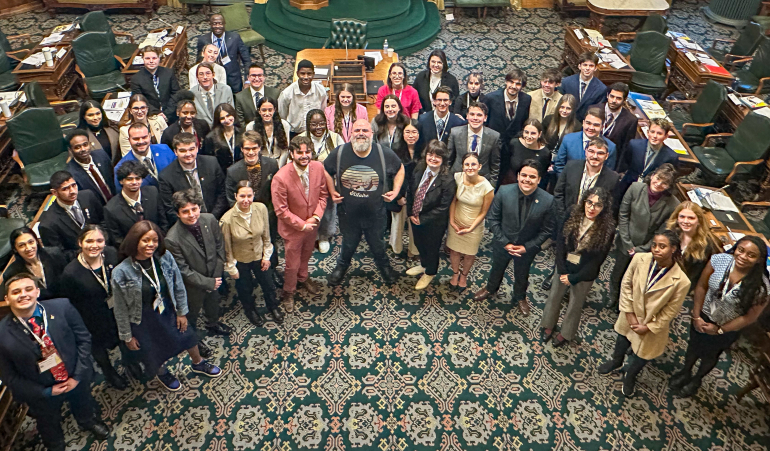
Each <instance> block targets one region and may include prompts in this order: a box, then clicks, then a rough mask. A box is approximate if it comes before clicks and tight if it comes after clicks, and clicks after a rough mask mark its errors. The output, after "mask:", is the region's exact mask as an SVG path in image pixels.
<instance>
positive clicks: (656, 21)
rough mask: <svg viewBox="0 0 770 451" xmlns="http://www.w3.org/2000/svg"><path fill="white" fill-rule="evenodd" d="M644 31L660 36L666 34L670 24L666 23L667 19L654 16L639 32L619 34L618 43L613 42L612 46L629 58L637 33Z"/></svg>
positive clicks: (657, 15)
mask: <svg viewBox="0 0 770 451" xmlns="http://www.w3.org/2000/svg"><path fill="white" fill-rule="evenodd" d="M644 31H657V32H658V33H660V34H666V32H667V31H668V22H666V18H665V17H663V16H661V15H659V14H652V15H650V16H648V17H647V19H645V20H644V23H643V24H642V27H641V28H640V29H639V31H638V32H631V33H618V35H617V42H613V43H612V45H613V46H614V47H615V48H616V49H618V51H619V52H620V53H622V54H623V56H628V55H629V54H630V53H631V47H632V46H633V41H634V39H635V38H636V35H637V33H641V32H644ZM610 42H612V41H610Z"/></svg>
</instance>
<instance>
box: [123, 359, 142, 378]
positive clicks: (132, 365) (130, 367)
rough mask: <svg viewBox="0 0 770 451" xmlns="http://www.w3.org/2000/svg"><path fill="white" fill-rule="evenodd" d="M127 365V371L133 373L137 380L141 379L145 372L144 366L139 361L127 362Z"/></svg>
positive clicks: (132, 375)
mask: <svg viewBox="0 0 770 451" xmlns="http://www.w3.org/2000/svg"><path fill="white" fill-rule="evenodd" d="M125 366H126V372H127V373H128V374H130V375H131V377H133V378H134V379H135V380H141V379H142V376H144V372H143V371H142V366H141V365H140V364H139V362H129V363H126V364H125Z"/></svg>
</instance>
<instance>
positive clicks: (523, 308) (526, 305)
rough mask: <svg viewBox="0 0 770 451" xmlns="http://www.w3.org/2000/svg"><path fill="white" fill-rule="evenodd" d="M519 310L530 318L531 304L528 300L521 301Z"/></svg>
mask: <svg viewBox="0 0 770 451" xmlns="http://www.w3.org/2000/svg"><path fill="white" fill-rule="evenodd" d="M519 310H520V311H521V314H522V315H524V316H529V311H530V310H529V302H528V301H527V300H526V299H522V300H520V301H519Z"/></svg>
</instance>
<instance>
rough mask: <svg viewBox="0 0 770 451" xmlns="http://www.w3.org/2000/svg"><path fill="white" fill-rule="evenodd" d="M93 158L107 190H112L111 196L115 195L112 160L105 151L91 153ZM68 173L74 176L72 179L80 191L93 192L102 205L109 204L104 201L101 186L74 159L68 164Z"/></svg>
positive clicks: (97, 150) (99, 150) (96, 150)
mask: <svg viewBox="0 0 770 451" xmlns="http://www.w3.org/2000/svg"><path fill="white" fill-rule="evenodd" d="M91 158H92V161H93V162H94V164H95V165H96V168H97V169H98V170H99V173H100V174H101V175H102V178H103V179H104V184H105V185H107V188H108V189H109V190H110V194H112V195H114V194H115V182H114V180H115V174H114V173H113V172H112V161H111V160H110V157H109V156H107V153H106V152H105V151H104V150H102V149H95V150H93V151H92V152H91ZM67 171H69V173H70V174H72V178H73V179H75V183H77V184H78V189H79V190H88V191H91V192H93V193H94V194H95V195H96V198H97V199H99V202H100V203H101V204H102V205H104V204H106V203H107V201H106V200H104V196H102V191H101V190H100V189H99V186H98V185H97V184H96V182H94V181H93V180H92V179H91V175H90V174H88V173H87V172H86V170H85V169H83V166H81V165H80V163H78V162H77V161H75V159H74V158H73V159H71V160H70V161H69V163H67Z"/></svg>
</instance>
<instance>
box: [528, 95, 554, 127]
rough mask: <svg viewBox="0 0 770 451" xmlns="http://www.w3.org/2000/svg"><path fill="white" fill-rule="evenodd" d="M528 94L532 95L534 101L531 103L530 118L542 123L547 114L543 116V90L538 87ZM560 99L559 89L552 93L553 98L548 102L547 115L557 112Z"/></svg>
mask: <svg viewBox="0 0 770 451" xmlns="http://www.w3.org/2000/svg"><path fill="white" fill-rule="evenodd" d="M527 94H529V95H530V96H531V97H532V102H531V103H530V104H529V118H530V119H537V120H538V121H540V122H541V123H542V122H543V119H545V116H543V90H542V89H536V90H534V91H532V92H528V93H527ZM560 99H561V93H560V92H559V91H556V92H554V93H553V94H552V95H551V100H550V101H549V102H548V108H546V110H545V115H546V116H548V115H549V114H553V113H555V112H556V105H558V104H559V100H560Z"/></svg>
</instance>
